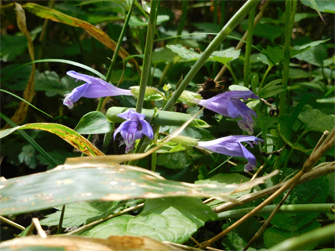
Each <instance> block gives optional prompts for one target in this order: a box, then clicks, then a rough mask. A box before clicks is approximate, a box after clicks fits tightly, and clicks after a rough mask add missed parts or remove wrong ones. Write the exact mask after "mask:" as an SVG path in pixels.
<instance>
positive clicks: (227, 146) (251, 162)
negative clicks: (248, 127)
mask: <svg viewBox="0 0 335 251" xmlns="http://www.w3.org/2000/svg"><path fill="white" fill-rule="evenodd" d="M257 140H258V141H262V142H264V140H262V139H259V138H256V137H254V136H244V135H236V136H228V137H223V138H219V139H215V140H210V141H200V142H198V146H200V147H203V148H206V149H208V150H211V151H213V152H216V153H221V154H224V155H228V156H233V157H243V158H246V159H247V160H248V163H247V164H246V165H245V166H244V171H245V172H250V171H251V170H253V169H254V168H255V167H256V165H257V162H256V158H255V156H254V155H253V154H252V153H251V152H249V150H248V149H247V148H245V146H244V145H242V143H241V142H245V143H248V144H249V145H250V146H251V147H253V144H256V145H257V144H258V142H257Z"/></svg>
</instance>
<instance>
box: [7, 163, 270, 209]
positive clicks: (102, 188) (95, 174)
mask: <svg viewBox="0 0 335 251" xmlns="http://www.w3.org/2000/svg"><path fill="white" fill-rule="evenodd" d="M95 158H97V157H95ZM81 159H85V158H81ZM83 163H85V162H83ZM62 168H63V169H62ZM274 174H275V173H274ZM272 175H273V174H272ZM267 178H269V176H264V177H262V178H259V179H255V180H253V181H251V182H248V183H243V184H241V185H240V184H239V185H236V186H229V187H217V186H213V185H194V184H188V183H184V182H177V181H171V180H165V179H163V178H162V177H161V176H158V175H157V174H156V173H153V172H150V171H148V170H146V169H142V168H138V167H132V166H121V165H106V164H79V165H63V166H58V168H55V169H53V170H51V171H47V172H42V173H37V174H33V175H26V176H21V177H18V178H12V179H8V180H5V179H1V180H0V190H1V197H0V202H1V208H0V214H1V215H9V214H19V213H24V212H31V211H36V210H41V209H46V208H50V207H55V206H60V205H64V204H69V203H75V202H83V201H97V200H102V201H120V200H128V199H132V198H159V197H173V196H189V197H212V196H218V197H221V198H222V199H223V200H231V198H230V197H229V196H230V194H231V193H233V192H240V191H239V190H238V188H239V187H240V188H241V189H242V190H244V189H250V187H252V186H256V185H258V184H260V183H262V182H264V180H265V179H267Z"/></svg>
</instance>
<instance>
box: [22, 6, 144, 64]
mask: <svg viewBox="0 0 335 251" xmlns="http://www.w3.org/2000/svg"><path fill="white" fill-rule="evenodd" d="M22 7H23V8H24V9H26V10H28V11H29V12H31V13H33V14H35V15H37V16H39V17H41V18H45V19H50V20H52V21H55V22H59V23H64V24H67V25H70V26H74V27H80V28H82V29H84V30H85V31H86V32H87V33H88V34H90V35H91V36H92V37H94V38H95V39H97V40H98V41H99V42H101V43H102V44H103V45H105V46H107V47H108V48H110V49H111V50H113V51H114V50H115V48H116V42H115V41H113V40H112V39H111V38H110V37H109V36H108V35H107V34H106V33H105V32H103V31H102V30H100V29H98V28H96V27H95V26H94V25H92V24H90V23H87V22H86V21H83V20H80V19H78V18H75V17H71V16H68V15H66V14H63V13H62V12H59V11H56V10H53V9H50V8H48V7H44V6H41V5H38V4H35V3H26V4H24V5H23V6H22ZM118 55H119V56H120V57H122V58H123V59H126V58H127V57H128V56H129V54H128V52H126V51H125V50H124V49H123V48H120V50H119V52H118ZM129 61H130V62H131V63H132V64H134V65H135V66H136V67H137V68H138V64H137V62H136V61H135V60H134V59H130V60H129Z"/></svg>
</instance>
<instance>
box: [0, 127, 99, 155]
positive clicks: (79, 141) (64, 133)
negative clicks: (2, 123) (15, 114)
mask: <svg viewBox="0 0 335 251" xmlns="http://www.w3.org/2000/svg"><path fill="white" fill-rule="evenodd" d="M23 129H38V130H43V131H47V132H50V133H53V134H56V135H57V136H59V137H60V138H62V139H63V140H65V141H66V142H68V143H69V144H71V145H72V146H73V147H75V148H77V149H78V150H79V151H81V152H83V153H85V154H86V155H89V156H101V155H104V154H103V153H102V152H101V151H100V150H99V149H97V148H96V147H95V146H93V145H92V143H91V142H89V141H88V140H87V139H86V138H84V137H82V136H81V135H80V134H79V133H77V132H75V131H74V130H72V129H70V128H68V127H66V126H63V125H61V124H54V123H33V124H26V125H23V126H17V127H14V128H11V129H6V130H2V131H0V138H3V137H6V136H7V135H9V134H11V133H12V132H14V131H16V130H23Z"/></svg>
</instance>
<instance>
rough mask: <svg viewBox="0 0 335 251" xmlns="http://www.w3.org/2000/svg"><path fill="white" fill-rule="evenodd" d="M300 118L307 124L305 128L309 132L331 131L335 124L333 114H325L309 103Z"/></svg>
mask: <svg viewBox="0 0 335 251" xmlns="http://www.w3.org/2000/svg"><path fill="white" fill-rule="evenodd" d="M298 118H299V119H300V120H301V121H302V122H303V123H304V124H305V126H306V129H305V130H306V131H308V132H309V131H317V132H321V133H323V132H324V131H325V130H328V131H329V132H330V131H331V130H332V129H333V127H334V126H335V118H334V116H333V115H327V114H324V113H322V112H321V111H320V110H318V109H313V108H312V107H311V106H309V105H306V106H305V107H304V108H303V110H302V111H301V113H300V115H299V116H298Z"/></svg>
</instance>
